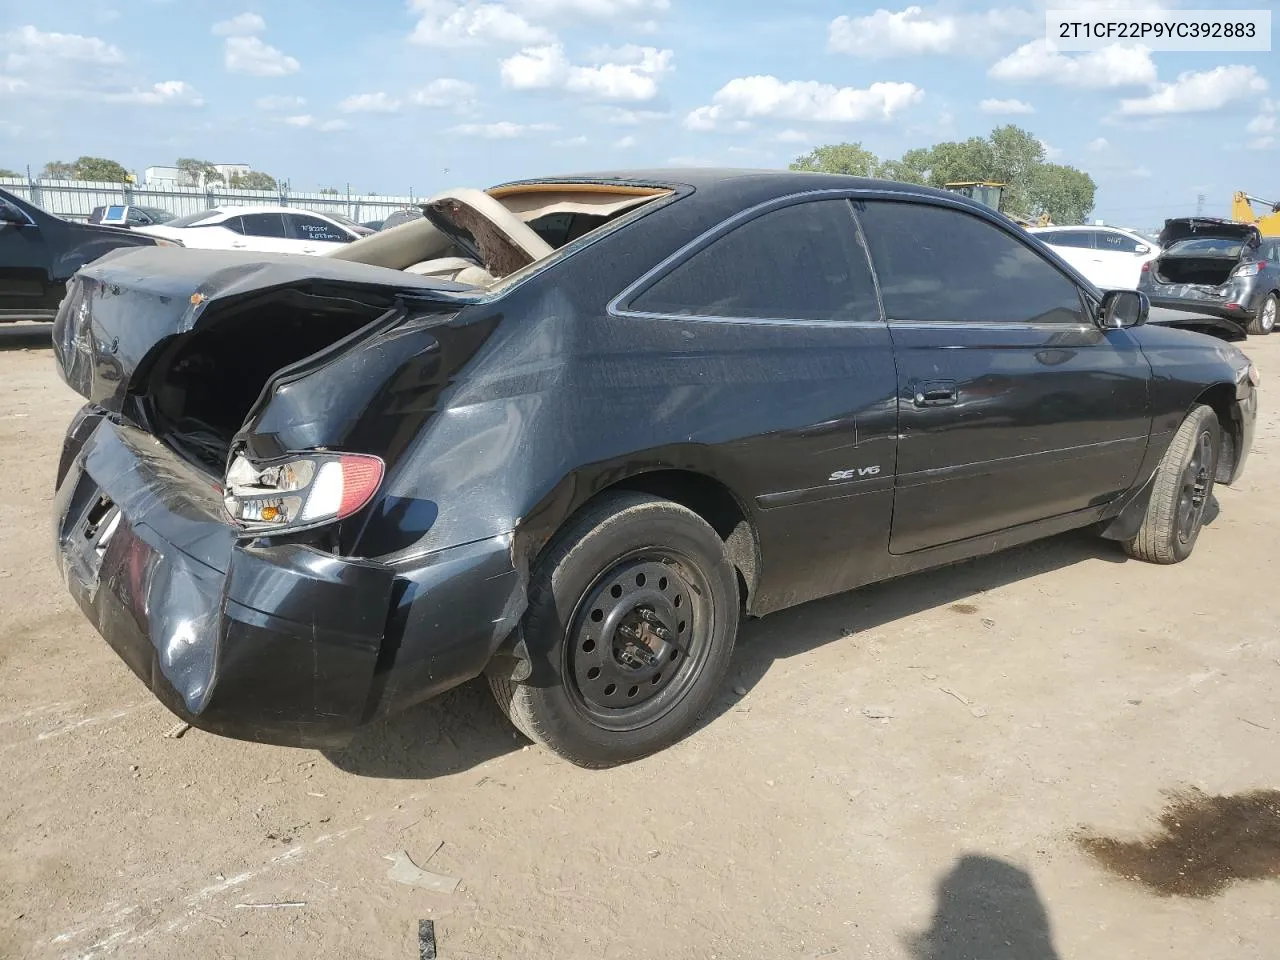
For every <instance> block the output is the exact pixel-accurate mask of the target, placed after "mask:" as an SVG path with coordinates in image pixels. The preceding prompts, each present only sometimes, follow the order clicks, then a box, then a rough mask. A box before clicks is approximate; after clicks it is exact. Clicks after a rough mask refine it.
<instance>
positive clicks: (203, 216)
mask: <svg viewBox="0 0 1280 960" xmlns="http://www.w3.org/2000/svg"><path fill="white" fill-rule="evenodd" d="M220 216H222V211H221V210H201V211H200V212H199V213H188V214H187V215H186V216H185V217H174V218H173V219H172V220H170V221H169V226H171V227H194V226H195V225H196V224H199V223H204V222H205V221H206V220H212V219H213V218H214V217H220Z"/></svg>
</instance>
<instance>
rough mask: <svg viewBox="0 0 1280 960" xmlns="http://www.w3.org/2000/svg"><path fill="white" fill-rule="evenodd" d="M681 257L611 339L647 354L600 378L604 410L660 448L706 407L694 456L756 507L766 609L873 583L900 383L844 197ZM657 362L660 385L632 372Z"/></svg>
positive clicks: (792, 206)
mask: <svg viewBox="0 0 1280 960" xmlns="http://www.w3.org/2000/svg"><path fill="white" fill-rule="evenodd" d="M673 259H674V264H666V265H662V266H660V267H659V268H657V270H655V271H654V273H652V274H650V275H649V276H646V277H644V278H641V280H640V281H638V285H637V287H635V288H633V289H632V291H628V292H627V293H624V294H623V295H622V296H621V297H620V298H619V302H620V303H621V306H620V307H619V308H617V310H616V313H615V314H614V316H615V317H617V318H619V319H618V321H617V325H615V327H614V329H613V331H612V332H611V334H610V335H611V336H616V337H619V338H622V339H623V340H625V341H632V342H634V343H636V344H637V345H639V350H640V354H639V355H638V356H637V357H636V364H635V368H634V370H618V371H617V373H616V375H615V376H612V377H605V378H603V379H600V378H597V380H596V382H605V381H607V382H608V383H609V388H608V392H607V397H603V396H602V397H601V398H600V402H604V401H605V400H606V399H607V402H609V403H610V404H612V405H613V406H614V410H613V416H615V417H624V418H629V417H632V416H634V417H636V418H639V421H640V422H642V423H650V424H652V430H653V431H654V434H655V435H657V436H663V437H665V436H670V435H673V434H674V435H680V434H681V433H684V432H685V431H686V429H687V427H686V426H685V425H684V422H685V421H686V420H687V419H688V417H689V414H690V411H696V412H697V417H696V418H695V421H694V422H696V423H697V424H698V426H697V427H696V433H694V434H688V433H684V435H685V436H686V437H687V438H688V446H689V449H690V450H693V451H698V452H697V453H696V456H697V457H699V458H705V459H706V464H705V465H704V469H705V470H706V471H707V472H708V473H710V474H711V475H712V476H713V477H716V478H718V479H721V480H722V481H723V482H724V483H725V484H726V485H727V486H729V487H730V489H732V490H734V492H735V493H736V494H737V495H738V496H739V497H740V498H741V500H742V502H743V504H744V505H745V506H746V507H747V508H748V509H749V510H750V511H751V513H752V516H753V519H754V520H755V523H756V529H757V533H758V536H759V538H760V556H761V557H762V558H763V559H762V563H763V565H764V566H763V568H762V569H761V582H762V583H763V584H765V586H764V587H762V589H763V590H765V592H766V593H767V594H768V595H769V596H770V597H771V598H772V599H771V600H770V601H769V603H779V604H785V603H792V602H797V603H798V602H802V601H804V600H808V599H813V598H814V597H819V596H824V595H826V594H830V593H834V592H836V591H839V590H844V589H848V588H849V587H851V586H854V585H857V584H858V583H861V582H865V581H866V579H868V574H869V571H874V569H875V565H876V564H878V563H881V562H882V561H883V559H884V558H885V556H886V554H885V550H886V546H887V544H888V539H889V518H890V511H891V508H892V503H893V470H894V450H895V448H896V446H897V440H896V434H897V409H896V401H895V393H896V383H895V378H894V371H893V353H892V349H891V346H890V343H889V334H888V330H887V328H886V327H885V324H884V321H883V318H882V316H881V313H880V306H879V302H878V300H877V298H876V294H875V283H874V280H873V279H872V276H871V269H870V266H869V263H868V260H867V255H866V251H865V248H864V247H863V246H862V243H861V238H860V237H859V235H858V232H857V229H856V225H855V222H854V220H853V216H852V210H851V207H850V204H849V201H848V200H845V199H821V200H808V201H805V200H799V201H797V200H796V199H794V198H793V199H791V200H789V201H787V202H784V203H782V204H775V205H774V207H773V208H771V209H766V210H757V211H754V212H753V213H752V215H751V216H749V217H745V218H742V219H739V218H734V219H733V220H731V221H729V222H727V223H725V224H723V225H721V227H719V228H716V229H715V230H714V231H712V232H711V233H710V234H708V235H704V237H703V238H700V239H699V240H698V241H695V243H694V244H693V248H692V249H686V250H685V251H682V252H680V253H679V254H677V255H676V257H675V258H673ZM653 356H660V357H663V358H664V360H663V363H662V372H661V375H660V376H658V377H647V376H637V372H640V373H643V371H645V370H647V369H651V364H652V359H651V357H653ZM583 402H584V403H588V404H590V403H592V402H596V401H595V399H594V398H593V397H591V396H584V398H583ZM689 455H690V454H681V455H680V457H679V461H673V462H684V460H685V457H686V456H689Z"/></svg>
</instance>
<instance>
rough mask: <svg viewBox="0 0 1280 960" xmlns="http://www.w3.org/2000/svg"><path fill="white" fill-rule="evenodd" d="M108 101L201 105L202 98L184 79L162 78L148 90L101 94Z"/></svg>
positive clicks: (157, 104) (143, 104)
mask: <svg viewBox="0 0 1280 960" xmlns="http://www.w3.org/2000/svg"><path fill="white" fill-rule="evenodd" d="M102 99H103V100H105V101H107V102H108V103H135V104H139V105H141V106H144V107H164V106H186V107H199V106H203V104H204V98H203V97H201V96H200V94H199V93H197V92H196V90H195V88H194V87H192V86H191V84H189V83H187V82H186V81H185V80H163V81H161V82H160V83H156V84H153V85H152V86H151V89H149V90H130V91H127V92H124V93H108V94H104V95H103V98H102Z"/></svg>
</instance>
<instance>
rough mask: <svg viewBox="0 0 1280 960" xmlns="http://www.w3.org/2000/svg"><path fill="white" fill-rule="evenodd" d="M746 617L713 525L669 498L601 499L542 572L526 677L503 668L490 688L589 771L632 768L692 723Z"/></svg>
mask: <svg viewBox="0 0 1280 960" xmlns="http://www.w3.org/2000/svg"><path fill="white" fill-rule="evenodd" d="M738 614H739V597H738V582H737V574H736V572H735V570H734V568H733V566H732V565H731V564H730V563H729V561H728V559H727V558H726V556H725V548H724V542H723V541H722V540H721V539H720V537H719V535H718V534H717V533H716V532H715V530H714V529H712V527H711V526H710V524H708V523H707V522H706V521H705V520H703V519H702V518H701V517H700V516H698V515H697V514H696V513H694V512H693V511H691V510H688V509H686V508H685V507H682V506H680V505H679V504H676V503H672V502H671V501H669V500H663V499H660V498H658V497H652V496H648V495H645V494H639V493H631V492H625V493H616V494H606V495H605V496H603V497H601V498H600V499H599V500H598V501H597V502H595V503H593V504H591V505H589V506H588V507H587V508H585V509H584V510H583V511H582V512H581V514H580V515H579V516H578V517H576V518H575V519H573V520H571V521H570V523H569V524H568V525H567V526H566V528H565V529H564V530H562V531H561V532H560V533H559V534H557V536H556V537H555V539H554V540H552V542H551V544H550V545H549V546H548V548H547V550H546V551H545V552H544V554H543V555H542V557H540V558H539V560H538V562H537V564H536V565H535V567H534V570H533V572H532V575H531V577H530V584H529V607H528V610H527V611H526V613H525V616H524V619H523V621H522V627H523V637H524V643H525V646H526V648H527V649H528V652H529V657H530V661H531V663H530V666H531V672H530V675H529V677H528V678H527V679H526V680H524V681H514V680H512V679H511V673H510V671H509V670H504V669H502V666H501V664H495V665H494V667H492V668H491V669H490V671H489V672H488V680H489V686H490V689H491V690H492V691H493V695H494V698H495V699H496V700H497V701H498V705H499V706H500V707H501V708H502V710H503V711H504V712H505V713H506V714H507V716H508V717H509V718H510V720H511V722H512V723H513V724H515V726H516V727H517V728H518V729H519V730H520V731H521V732H522V733H524V734H525V736H527V737H528V738H529V739H530V740H533V741H535V742H537V743H541V744H543V745H545V746H547V747H549V748H550V749H551V750H553V751H554V752H556V753H558V754H559V755H560V756H562V757H564V758H565V759H567V760H569V761H570V762H572V763H575V764H577V765H579V766H583V767H609V766H613V765H616V764H620V763H627V762H629V761H631V760H637V759H639V758H641V757H644V756H648V755H649V754H651V753H655V752H657V751H658V750H661V749H662V748H664V747H666V746H669V745H670V744H672V743H674V742H675V741H676V740H678V739H680V738H681V737H682V736H684V735H685V734H686V733H687V732H688V731H689V730H690V728H691V727H692V726H693V725H694V723H695V722H696V720H697V718H698V715H699V714H700V713H701V712H702V711H703V710H704V709H705V708H706V706H707V704H708V703H709V702H710V700H711V698H712V697H713V696H714V695H715V693H716V691H717V689H718V688H719V686H720V683H721V681H722V680H723V678H724V675H725V672H726V671H727V670H728V667H729V661H730V659H731V657H732V654H733V643H734V638H735V636H736V634H737V630H738Z"/></svg>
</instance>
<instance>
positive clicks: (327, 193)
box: [320, 187, 338, 197]
mask: <svg viewBox="0 0 1280 960" xmlns="http://www.w3.org/2000/svg"><path fill="white" fill-rule="evenodd" d="M320 192H321V193H323V194H324V195H325V196H327V197H336V196H337V195H338V191H337V190H335V189H334V188H333V187H324V188H322V189H321V190H320Z"/></svg>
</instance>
